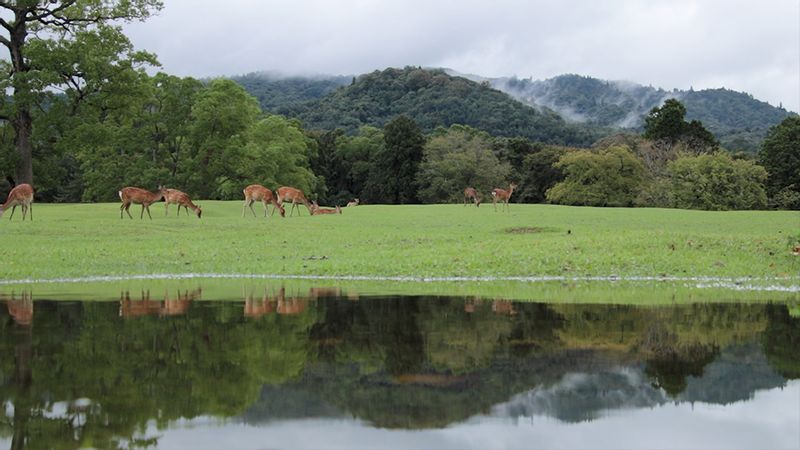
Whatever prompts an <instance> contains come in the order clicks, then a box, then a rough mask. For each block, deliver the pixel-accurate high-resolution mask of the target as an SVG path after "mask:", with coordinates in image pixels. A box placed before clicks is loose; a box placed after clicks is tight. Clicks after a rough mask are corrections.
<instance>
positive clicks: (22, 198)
mask: <svg viewBox="0 0 800 450" xmlns="http://www.w3.org/2000/svg"><path fill="white" fill-rule="evenodd" d="M32 205H33V187H31V185H30V184H24V183H23V184H20V185H17V186H16V187H15V188H14V189H11V192H9V193H8V198H7V199H6V202H5V203H3V205H2V206H0V217H2V216H3V212H5V211H6V210H7V209H8V207H9V206H10V207H11V217H9V218H8V220H11V219H13V218H14V211H15V210H16V209H17V206H21V207H22V220H25V214H26V213H27V212H28V210H30V211H31V220H33V207H32Z"/></svg>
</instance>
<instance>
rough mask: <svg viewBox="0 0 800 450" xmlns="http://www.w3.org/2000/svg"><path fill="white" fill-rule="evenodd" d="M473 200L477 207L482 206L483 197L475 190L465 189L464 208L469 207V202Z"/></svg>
mask: <svg viewBox="0 0 800 450" xmlns="http://www.w3.org/2000/svg"><path fill="white" fill-rule="evenodd" d="M469 199H472V201H473V202H475V206H481V196H480V194H478V191H476V190H475V188H471V187H468V188H466V189H464V206H467V200H469Z"/></svg>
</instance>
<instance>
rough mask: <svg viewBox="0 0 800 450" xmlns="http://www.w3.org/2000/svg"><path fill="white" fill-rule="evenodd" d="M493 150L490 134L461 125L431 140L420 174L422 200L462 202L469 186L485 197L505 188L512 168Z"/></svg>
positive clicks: (420, 166)
mask: <svg viewBox="0 0 800 450" xmlns="http://www.w3.org/2000/svg"><path fill="white" fill-rule="evenodd" d="M491 148H492V138H491V137H490V136H489V135H488V134H487V133H485V132H482V131H478V130H475V129H473V128H470V127H465V126H460V125H453V126H451V127H450V128H449V129H448V130H447V131H446V132H445V133H444V134H440V135H438V136H435V137H433V138H431V139H430V141H428V143H427V144H425V153H424V158H423V160H422V163H421V164H420V165H419V172H418V174H417V184H418V185H419V187H420V190H419V198H420V200H422V201H423V202H426V203H439V202H452V201H459V202H460V201H461V200H463V198H464V197H463V192H464V188H465V187H467V186H470V187H474V188H476V189H477V190H478V192H483V193H484V198H485V197H486V196H488V194H486V193H488V192H490V190H491V189H492V188H493V187H497V186H505V185H506V183H507V178H508V175H509V173H510V172H511V166H510V165H509V164H508V163H501V162H500V161H499V160H498V159H497V157H496V156H495V155H494V153H493V152H492V150H491Z"/></svg>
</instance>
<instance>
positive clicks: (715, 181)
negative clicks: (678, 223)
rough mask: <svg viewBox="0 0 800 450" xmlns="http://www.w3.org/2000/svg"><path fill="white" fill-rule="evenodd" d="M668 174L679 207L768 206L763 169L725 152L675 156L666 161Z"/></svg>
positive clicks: (725, 207)
mask: <svg viewBox="0 0 800 450" xmlns="http://www.w3.org/2000/svg"><path fill="white" fill-rule="evenodd" d="M669 173H670V176H671V178H672V192H673V196H674V201H675V206H677V207H678V208H691V209H709V210H729V209H762V208H764V207H766V205H767V195H766V192H765V191H764V185H763V183H764V181H765V180H766V178H767V173H766V171H765V170H764V168H763V167H761V166H758V165H756V164H755V163H753V162H752V161H746V160H735V159H733V158H731V156H730V155H728V154H727V153H725V152H717V153H714V154H710V155H699V156H684V157H681V158H678V159H677V160H675V161H673V162H671V163H670V164H669Z"/></svg>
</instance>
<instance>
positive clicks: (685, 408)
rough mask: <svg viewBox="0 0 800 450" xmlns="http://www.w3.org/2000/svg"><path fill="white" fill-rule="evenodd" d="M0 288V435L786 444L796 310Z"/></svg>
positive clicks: (451, 443)
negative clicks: (62, 294)
mask: <svg viewBox="0 0 800 450" xmlns="http://www.w3.org/2000/svg"><path fill="white" fill-rule="evenodd" d="M241 297H242V300H241V301H229V300H228V301H215V300H214V299H213V298H204V296H203V291H202V289H201V288H200V287H197V288H194V289H184V290H180V291H172V292H170V291H167V292H163V293H159V295H155V294H153V295H151V293H150V292H148V291H141V292H138V291H137V292H135V293H134V292H121V293H119V295H118V296H116V295H115V296H114V298H113V299H111V298H110V299H109V301H91V302H88V301H80V300H79V299H76V300H75V301H64V300H59V301H49V300H47V299H44V298H31V295H30V294H29V293H28V292H17V293H15V294H14V295H11V294H4V295H0V408H2V409H1V410H0V411H2V412H3V414H2V415H0V448H14V449H16V448H37V449H38V448H59V449H62V448H63V449H71V448H167V449H218V448H231V449H263V448H310V449H318V448H370V449H383V448H387V449H388V448H403V449H408V448H412V449H415V448H437V449H438V448H453V449H456V448H458V449H462V448H474V449H492V448H548V449H549V448H568V449H577V448H581V449H594V448H598V449H600V448H609V449H611V448H614V449H618V448H648V449H651V448H665V449H667V448H669V449H672V448H686V449H695V448H707V449H708V448H718V449H734V448H736V449H755V448H760V449H798V448H800V317H797V314H796V312H795V311H793V310H792V313H790V309H789V308H787V306H786V305H785V304H781V303H776V304H765V303H759V304H752V303H751V304H735V303H719V304H714V303H703V304H693V305H675V306H660V307H634V306H620V305H581V304H545V303H532V302H513V301H508V300H491V299H485V300H484V299H475V298H464V297H408V296H407V297H396V296H393V297H379V296H370V297H359V296H357V295H348V294H347V293H343V292H341V291H340V290H338V289H335V288H317V289H310V290H306V291H303V292H299V291H298V292H289V291H287V290H286V289H282V288H280V286H265V287H264V288H259V289H255V290H253V289H250V290H249V291H246V292H244V293H243V294H242V296H241Z"/></svg>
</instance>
